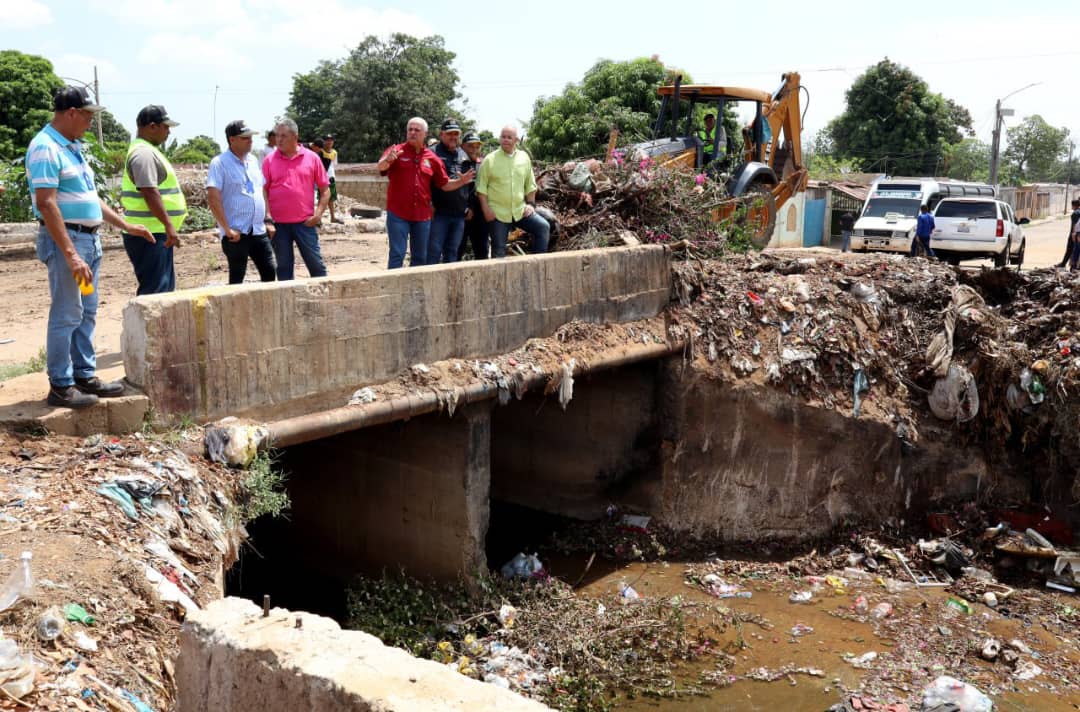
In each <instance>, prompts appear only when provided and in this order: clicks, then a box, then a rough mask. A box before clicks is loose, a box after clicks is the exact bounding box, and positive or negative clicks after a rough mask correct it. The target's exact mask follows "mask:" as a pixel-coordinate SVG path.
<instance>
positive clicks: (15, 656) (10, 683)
mask: <svg viewBox="0 0 1080 712" xmlns="http://www.w3.org/2000/svg"><path fill="white" fill-rule="evenodd" d="M0 670H2V671H3V673H4V674H3V680H4V682H3V683H2V684H0V690H3V691H4V692H6V693H7V694H9V695H11V696H12V697H15V698H18V699H21V698H23V697H25V696H26V695H28V694H30V692H31V691H32V690H33V689H34V675H35V674H36V670H35V669H34V659H33V658H32V657H31V656H29V655H23V654H22V652H20V651H19V645H18V643H16V642H15V641H14V640H12V639H11V638H0Z"/></svg>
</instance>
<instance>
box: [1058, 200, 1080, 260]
mask: <svg viewBox="0 0 1080 712" xmlns="http://www.w3.org/2000/svg"><path fill="white" fill-rule="evenodd" d="M1072 207H1073V211H1072V215H1070V216H1069V238H1068V239H1067V240H1066V241H1065V256H1064V257H1062V258H1061V264H1059V265H1058V267H1064V266H1065V265H1066V264H1072V259H1071V258H1072V255H1073V252H1074V249H1073V248H1074V243H1073V230H1075V229H1076V223H1077V221H1078V220H1080V199H1074V200H1073V201H1072Z"/></svg>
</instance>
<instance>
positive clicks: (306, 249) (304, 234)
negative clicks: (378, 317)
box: [262, 119, 330, 280]
mask: <svg viewBox="0 0 1080 712" xmlns="http://www.w3.org/2000/svg"><path fill="white" fill-rule="evenodd" d="M274 133H275V134H277V150H276V151H274V152H273V153H271V154H270V155H269V156H268V157H267V159H266V161H265V162H264V163H263V165H262V172H263V178H264V179H265V181H266V183H265V184H264V185H263V194H264V196H265V198H266V206H267V213H268V217H271V218H272V220H273V223H274V226H275V228H277V231H276V233H275V234H274V237H273V240H272V243H273V245H274V254H275V255H276V256H277V278H278V279H279V280H287V279H292V278H293V272H294V265H295V257H294V255H293V243H296V247H297V248H298V249H299V250H300V257H301V258H302V259H303V260H304V264H305V265H306V266H307V270H308V274H309V275H311V276H312V277H325V276H326V265H325V264H324V263H323V258H322V253H321V252H320V250H319V233H318V231H317V230H316V227H317V226H318V225H319V224H320V223H321V222H322V216H323V213H324V212H326V204H327V202H328V201H329V200H330V191H329V190H327V188H328V187H329V186H330V181H329V180H327V178H326V170H325V169H324V168H323V165H322V161H321V160H320V159H319V157H318V156H317V155H315V153H314V152H312V151H311V150H310V149H307V148H304V147H303V146H301V145H300V137H299V135H298V133H297V129H296V122H295V121H293V120H292V119H283V120H282V121H280V122H278V125H277V126H275V127H274ZM316 188H317V189H318V191H319V204H318V205H316V204H315V189H316Z"/></svg>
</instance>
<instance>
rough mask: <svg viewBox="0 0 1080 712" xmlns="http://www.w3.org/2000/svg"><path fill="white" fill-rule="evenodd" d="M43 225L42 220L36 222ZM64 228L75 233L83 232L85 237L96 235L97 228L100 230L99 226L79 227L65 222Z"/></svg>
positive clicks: (77, 224)
mask: <svg viewBox="0 0 1080 712" xmlns="http://www.w3.org/2000/svg"><path fill="white" fill-rule="evenodd" d="M44 224H45V221H44V220H38V225H44ZM64 227H66V228H67V229H68V230H74V231H75V232H85V233H86V234H87V235H96V234H97V231H98V228H100V227H101V226H100V225H95V226H94V227H89V226H88V225H80V224H79V223H69V222H66V223H64Z"/></svg>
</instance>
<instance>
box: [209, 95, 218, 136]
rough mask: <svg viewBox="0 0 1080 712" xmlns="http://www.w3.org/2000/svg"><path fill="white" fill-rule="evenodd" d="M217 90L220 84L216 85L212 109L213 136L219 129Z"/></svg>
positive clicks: (211, 131) (211, 133)
mask: <svg viewBox="0 0 1080 712" xmlns="http://www.w3.org/2000/svg"><path fill="white" fill-rule="evenodd" d="M217 92H218V85H217V84H215V85H214V104H213V107H212V108H211V109H210V123H211V126H210V135H211V136H213V135H214V132H215V131H217Z"/></svg>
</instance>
